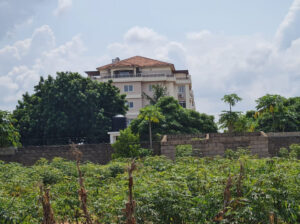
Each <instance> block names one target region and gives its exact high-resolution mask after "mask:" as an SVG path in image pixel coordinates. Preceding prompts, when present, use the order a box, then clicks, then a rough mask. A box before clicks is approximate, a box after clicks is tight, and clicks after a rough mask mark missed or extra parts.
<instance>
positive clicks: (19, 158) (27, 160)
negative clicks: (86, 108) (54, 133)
mask: <svg viewBox="0 0 300 224" xmlns="http://www.w3.org/2000/svg"><path fill="white" fill-rule="evenodd" d="M78 149H79V150H80V151H81V152H82V161H90V162H94V163H99V164H106V163H108V162H109V161H110V160H111V154H112V152H113V149H112V147H111V145H110V144H105V143H103V144H90V145H78ZM4 152H5V153H4ZM7 152H8V150H7V149H6V150H4V149H0V160H3V161H6V162H18V163H21V164H23V165H33V164H34V163H35V162H36V161H38V160H39V159H40V158H46V159H48V160H52V159H53V158H54V157H62V158H65V159H68V160H74V157H73V156H72V153H71V151H70V146H69V145H59V146H30V147H26V148H20V149H9V152H10V153H7Z"/></svg>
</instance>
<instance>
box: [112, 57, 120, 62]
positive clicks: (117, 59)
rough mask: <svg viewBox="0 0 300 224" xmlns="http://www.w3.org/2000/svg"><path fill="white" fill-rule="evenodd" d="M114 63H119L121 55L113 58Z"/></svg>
mask: <svg viewBox="0 0 300 224" xmlns="http://www.w3.org/2000/svg"><path fill="white" fill-rule="evenodd" d="M111 61H112V63H113V64H115V63H118V62H119V61H120V58H119V57H116V58H115V59H112V60H111Z"/></svg>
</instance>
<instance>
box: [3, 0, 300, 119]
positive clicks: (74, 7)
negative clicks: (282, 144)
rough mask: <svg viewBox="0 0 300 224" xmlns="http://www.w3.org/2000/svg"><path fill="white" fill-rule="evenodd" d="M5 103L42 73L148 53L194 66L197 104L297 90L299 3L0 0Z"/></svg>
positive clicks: (247, 105)
mask: <svg viewBox="0 0 300 224" xmlns="http://www.w3.org/2000/svg"><path fill="white" fill-rule="evenodd" d="M0 28H1V29H0V109H1V110H13V109H14V108H15V106H16V104H17V100H18V99H20V98H21V96H22V94H23V93H25V92H26V91H28V92H31V93H32V91H33V86H34V85H36V84H37V82H38V80H39V77H40V76H47V75H48V74H51V75H55V73H56V71H77V72H80V73H81V74H84V72H83V71H85V70H94V69H95V68H96V67H98V66H100V65H103V64H107V63H110V61H111V59H112V58H115V57H117V56H118V57H120V58H121V59H125V58H127V57H131V56H135V55H142V56H147V57H151V58H156V59H160V60H164V61H168V62H172V63H174V64H175V67H176V68H177V69H188V70H189V71H190V74H191V75H192V81H193V89H194V94H195V101H196V107H197V110H198V111H200V112H205V113H209V114H214V115H217V114H218V113H219V112H220V111H221V110H223V109H225V108H226V105H224V104H223V103H222V102H221V100H220V99H221V98H222V96H223V95H224V94H228V93H233V92H234V93H237V94H238V95H239V96H241V97H242V98H243V101H242V102H241V103H240V104H238V105H237V106H236V109H237V110H249V109H253V108H254V107H255V99H257V98H258V97H260V96H263V95H264V94H266V93H270V94H281V95H283V96H286V97H290V96H300V0H264V1H261V0H251V1H240V0H226V1H220V0H188V1H181V0H164V1H161V0H151V1H146V0H127V1H124V0H110V1H104V0H89V1H80V0H52V1H46V0H26V1H20V0H0Z"/></svg>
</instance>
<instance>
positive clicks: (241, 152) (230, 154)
mask: <svg viewBox="0 0 300 224" xmlns="http://www.w3.org/2000/svg"><path fill="white" fill-rule="evenodd" d="M250 154H251V153H250V151H249V149H244V148H238V149H237V150H236V151H233V150H232V149H226V151H225V154H224V157H225V158H227V159H238V158H240V157H241V156H247V155H250Z"/></svg>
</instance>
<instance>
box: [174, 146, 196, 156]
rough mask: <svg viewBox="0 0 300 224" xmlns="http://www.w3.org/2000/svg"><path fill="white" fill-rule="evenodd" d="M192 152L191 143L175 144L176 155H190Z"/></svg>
mask: <svg viewBox="0 0 300 224" xmlns="http://www.w3.org/2000/svg"><path fill="white" fill-rule="evenodd" d="M192 154H193V147H192V145H177V146H176V157H185V156H191V155H192Z"/></svg>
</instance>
